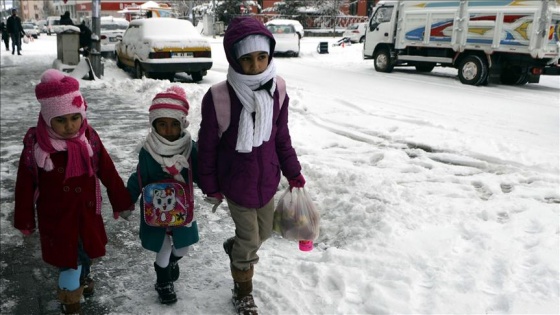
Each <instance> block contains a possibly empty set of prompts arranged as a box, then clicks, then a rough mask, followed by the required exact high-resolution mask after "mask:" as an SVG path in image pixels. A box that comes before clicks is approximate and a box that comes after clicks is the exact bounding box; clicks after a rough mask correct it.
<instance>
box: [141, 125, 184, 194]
mask: <svg viewBox="0 0 560 315" xmlns="http://www.w3.org/2000/svg"><path fill="white" fill-rule="evenodd" d="M143 147H144V149H145V150H146V151H148V153H150V155H151V156H152V157H153V158H154V160H156V162H158V163H159V164H160V165H161V168H162V169H163V171H164V172H166V173H168V174H171V175H173V178H174V179H176V180H178V181H181V182H183V183H186V182H187V181H186V180H185V178H183V176H182V175H181V170H182V169H183V168H189V156H190V155H191V150H192V144H191V134H190V133H189V132H188V131H186V130H184V131H183V133H182V134H181V137H180V138H179V139H177V140H175V141H173V142H171V141H168V140H167V139H165V138H164V137H162V136H160V135H159V134H158V133H157V132H156V131H155V130H152V132H150V133H149V134H148V136H147V137H146V140H145V141H144V145H143Z"/></svg>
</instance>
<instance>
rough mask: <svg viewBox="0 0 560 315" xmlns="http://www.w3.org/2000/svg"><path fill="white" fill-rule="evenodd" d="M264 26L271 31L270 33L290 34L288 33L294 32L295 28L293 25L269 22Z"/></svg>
mask: <svg viewBox="0 0 560 315" xmlns="http://www.w3.org/2000/svg"><path fill="white" fill-rule="evenodd" d="M266 28H268V30H269V31H270V32H271V33H272V34H290V33H295V32H296V30H295V29H294V27H293V25H274V24H269V25H267V26H266Z"/></svg>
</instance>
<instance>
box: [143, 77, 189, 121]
mask: <svg viewBox="0 0 560 315" xmlns="http://www.w3.org/2000/svg"><path fill="white" fill-rule="evenodd" d="M149 112H150V114H149V116H150V125H151V126H153V124H154V121H155V120H156V119H158V118H161V117H169V118H174V119H177V120H178V121H179V122H180V123H181V129H185V128H187V126H188V122H187V115H188V114H189V102H188V101H187V93H185V90H183V88H181V87H179V86H177V85H174V86H171V87H169V88H168V89H167V90H165V92H161V93H158V94H156V96H155V97H154V99H153V100H152V106H150V109H149Z"/></svg>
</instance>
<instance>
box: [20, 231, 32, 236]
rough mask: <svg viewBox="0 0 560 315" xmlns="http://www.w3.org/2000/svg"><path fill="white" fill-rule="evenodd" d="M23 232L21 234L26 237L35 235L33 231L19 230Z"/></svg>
mask: <svg viewBox="0 0 560 315" xmlns="http://www.w3.org/2000/svg"><path fill="white" fill-rule="evenodd" d="M19 231H20V232H21V234H23V235H25V236H29V235H31V234H33V230H19Z"/></svg>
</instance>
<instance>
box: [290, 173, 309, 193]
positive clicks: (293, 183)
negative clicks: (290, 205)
mask: <svg viewBox="0 0 560 315" xmlns="http://www.w3.org/2000/svg"><path fill="white" fill-rule="evenodd" d="M288 184H290V190H292V188H294V187H295V188H303V186H305V178H304V177H303V175H301V174H299V175H298V176H296V177H294V178H292V179H289V180H288Z"/></svg>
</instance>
